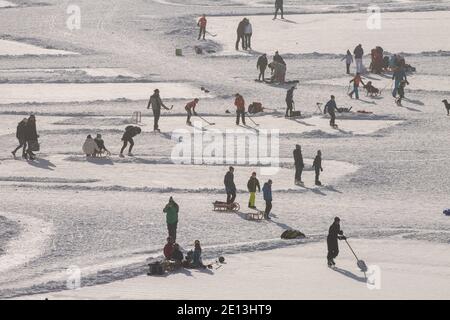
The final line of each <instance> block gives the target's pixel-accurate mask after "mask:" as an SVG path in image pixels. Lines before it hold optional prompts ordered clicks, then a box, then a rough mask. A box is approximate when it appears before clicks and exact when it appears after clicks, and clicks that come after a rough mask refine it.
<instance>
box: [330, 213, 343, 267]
mask: <svg viewBox="0 0 450 320" xmlns="http://www.w3.org/2000/svg"><path fill="white" fill-rule="evenodd" d="M340 221H341V219H339V218H338V217H336V218H334V222H333V224H332V225H331V226H330V228H329V229H328V236H327V247H328V255H327V260H328V266H329V267H333V266H335V265H336V263H335V262H334V259H335V258H336V257H337V256H338V254H339V245H338V240H346V239H347V238H346V237H345V236H344V232H343V231H342V230H341V226H340Z"/></svg>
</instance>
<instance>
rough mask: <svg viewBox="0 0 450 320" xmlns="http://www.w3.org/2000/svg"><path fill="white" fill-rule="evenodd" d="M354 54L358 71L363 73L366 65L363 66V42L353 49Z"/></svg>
mask: <svg viewBox="0 0 450 320" xmlns="http://www.w3.org/2000/svg"><path fill="white" fill-rule="evenodd" d="M353 54H354V55H355V62H356V73H360V74H361V73H363V71H364V66H363V62H362V59H363V56H364V49H363V48H362V45H361V44H358V45H357V46H356V48H355V50H353Z"/></svg>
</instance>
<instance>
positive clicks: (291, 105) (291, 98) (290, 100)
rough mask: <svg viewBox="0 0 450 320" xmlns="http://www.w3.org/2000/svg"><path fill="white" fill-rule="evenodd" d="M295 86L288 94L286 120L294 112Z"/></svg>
mask: <svg viewBox="0 0 450 320" xmlns="http://www.w3.org/2000/svg"><path fill="white" fill-rule="evenodd" d="M295 89H296V87H295V86H293V87H292V88H290V89H289V90H288V91H287V93H286V116H285V117H286V118H287V117H291V116H292V110H293V108H294V90H295Z"/></svg>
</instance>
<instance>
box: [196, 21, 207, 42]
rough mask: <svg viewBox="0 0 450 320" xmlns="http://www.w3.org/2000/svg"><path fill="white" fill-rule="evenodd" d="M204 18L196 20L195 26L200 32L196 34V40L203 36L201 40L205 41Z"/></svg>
mask: <svg viewBox="0 0 450 320" xmlns="http://www.w3.org/2000/svg"><path fill="white" fill-rule="evenodd" d="M206 23H207V20H206V16H205V15H202V16H201V18H200V19H199V20H198V22H197V25H198V26H199V27H200V31H199V33H198V40H200V38H201V37H202V35H203V40H205V35H206Z"/></svg>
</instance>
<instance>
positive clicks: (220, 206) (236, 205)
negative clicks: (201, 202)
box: [213, 201, 241, 212]
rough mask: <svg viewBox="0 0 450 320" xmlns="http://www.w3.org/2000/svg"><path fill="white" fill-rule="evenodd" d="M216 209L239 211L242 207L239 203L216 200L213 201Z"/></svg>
mask: <svg viewBox="0 0 450 320" xmlns="http://www.w3.org/2000/svg"><path fill="white" fill-rule="evenodd" d="M213 206H214V211H234V212H237V211H239V209H240V208H241V206H240V205H239V203H237V202H233V203H230V204H228V203H226V202H222V201H216V202H213Z"/></svg>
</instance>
